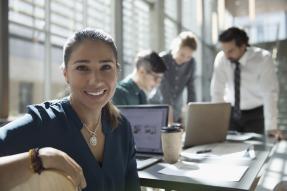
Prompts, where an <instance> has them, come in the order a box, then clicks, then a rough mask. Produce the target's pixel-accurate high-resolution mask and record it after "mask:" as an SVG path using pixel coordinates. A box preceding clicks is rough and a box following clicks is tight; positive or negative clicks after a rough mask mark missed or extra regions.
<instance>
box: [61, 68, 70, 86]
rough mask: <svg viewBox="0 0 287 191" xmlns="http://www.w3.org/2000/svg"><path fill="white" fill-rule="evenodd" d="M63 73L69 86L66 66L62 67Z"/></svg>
mask: <svg viewBox="0 0 287 191" xmlns="http://www.w3.org/2000/svg"><path fill="white" fill-rule="evenodd" d="M62 72H63V76H64V78H65V81H66V83H67V84H69V80H68V72H67V68H66V67H65V66H64V67H62Z"/></svg>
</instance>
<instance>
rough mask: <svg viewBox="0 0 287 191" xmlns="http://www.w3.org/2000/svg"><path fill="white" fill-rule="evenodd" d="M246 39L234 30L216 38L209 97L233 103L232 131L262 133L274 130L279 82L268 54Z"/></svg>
mask: <svg viewBox="0 0 287 191" xmlns="http://www.w3.org/2000/svg"><path fill="white" fill-rule="evenodd" d="M248 40H249V38H248V36H247V34H246V32H245V31H243V30H241V29H239V28H236V27H231V28H229V29H227V30H225V31H223V32H222V33H221V34H220V35H219V41H220V43H221V47H222V51H221V52H219V53H218V54H217V56H216V58H215V62H214V72H213V76H212V80H211V97H212V101H214V102H222V101H225V102H230V103H231V104H232V106H233V107H232V116H231V119H230V120H231V121H230V129H231V130H236V131H239V132H255V133H260V134H264V133H265V130H274V129H277V100H278V91H279V88H278V80H277V76H276V71H275V65H274V62H273V60H272V57H271V55H270V53H269V52H268V51H266V50H263V49H260V48H256V47H250V45H249V43H248ZM264 124H265V125H264ZM264 126H265V128H264Z"/></svg>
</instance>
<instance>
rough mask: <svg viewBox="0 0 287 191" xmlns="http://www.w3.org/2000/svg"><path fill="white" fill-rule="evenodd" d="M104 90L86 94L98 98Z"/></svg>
mask: <svg viewBox="0 0 287 191" xmlns="http://www.w3.org/2000/svg"><path fill="white" fill-rule="evenodd" d="M104 91H105V90H102V91H98V92H87V94H89V95H92V96H98V95H101V94H103V93H104Z"/></svg>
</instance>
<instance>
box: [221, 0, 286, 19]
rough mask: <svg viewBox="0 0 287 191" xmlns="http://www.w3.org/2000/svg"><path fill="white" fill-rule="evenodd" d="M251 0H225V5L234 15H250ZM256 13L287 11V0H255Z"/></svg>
mask: <svg viewBox="0 0 287 191" xmlns="http://www.w3.org/2000/svg"><path fill="white" fill-rule="evenodd" d="M248 2H249V0H225V7H226V9H227V10H228V11H229V12H230V13H231V15H232V16H234V17H238V16H248V15H249V10H248ZM255 8H256V9H255V14H262V13H269V12H279V11H287V0H255Z"/></svg>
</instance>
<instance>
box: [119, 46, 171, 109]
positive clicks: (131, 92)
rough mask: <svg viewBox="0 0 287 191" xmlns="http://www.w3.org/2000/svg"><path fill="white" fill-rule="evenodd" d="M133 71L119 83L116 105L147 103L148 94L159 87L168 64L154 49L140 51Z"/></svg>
mask: <svg viewBox="0 0 287 191" xmlns="http://www.w3.org/2000/svg"><path fill="white" fill-rule="evenodd" d="M135 64H136V67H135V69H134V71H133V73H132V74H131V75H129V76H127V77H126V78H125V79H123V80H122V81H120V82H119V83H118V85H117V88H116V92H115V95H114V97H113V103H114V104H116V105H139V104H147V95H148V94H149V93H150V92H151V90H152V89H154V88H155V87H157V86H158V85H159V83H160V81H161V79H162V76H163V73H164V72H165V70H166V66H165V64H164V62H163V60H162V59H161V58H160V57H159V55H158V54H157V53H156V52H154V51H142V52H139V53H138V55H137V56H136V59H135Z"/></svg>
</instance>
